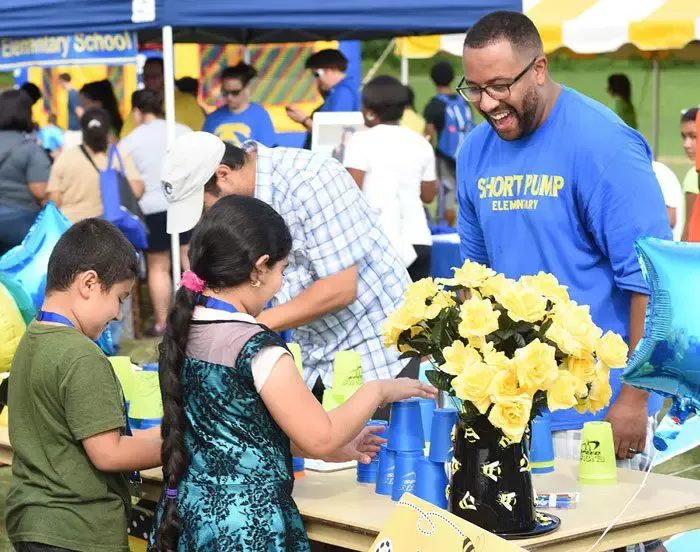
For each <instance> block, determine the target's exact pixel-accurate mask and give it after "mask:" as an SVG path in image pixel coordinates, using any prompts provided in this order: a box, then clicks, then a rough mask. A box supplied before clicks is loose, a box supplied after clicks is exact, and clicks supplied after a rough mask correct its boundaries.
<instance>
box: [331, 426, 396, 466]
mask: <svg viewBox="0 0 700 552" xmlns="http://www.w3.org/2000/svg"><path fill="white" fill-rule="evenodd" d="M385 429H386V428H385V427H383V426H367V427H364V428H363V429H362V431H360V433H359V434H358V435H357V437H355V438H354V439H353V440H352V441H350V442H349V443H348V444H347V445H345V446H344V447H342V448H340V449H338V450H337V451H335V452H334V453H333V454H331V455H329V456H328V457H326V458H324V460H325V461H326V462H350V461H351V460H357V461H358V462H359V463H360V464H369V463H370V462H371V461H372V458H374V457H375V456H376V455H377V454H378V453H379V445H382V444H384V443H386V439H384V438H382V437H378V436H377V435H375V433H379V432H381V431H384V430H385Z"/></svg>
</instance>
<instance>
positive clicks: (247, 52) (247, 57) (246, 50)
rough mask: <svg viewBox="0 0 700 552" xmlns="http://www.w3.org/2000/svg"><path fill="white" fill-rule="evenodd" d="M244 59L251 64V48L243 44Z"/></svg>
mask: <svg viewBox="0 0 700 552" xmlns="http://www.w3.org/2000/svg"><path fill="white" fill-rule="evenodd" d="M243 61H245V62H246V63H247V64H249V65H250V48H248V46H247V45H246V46H243Z"/></svg>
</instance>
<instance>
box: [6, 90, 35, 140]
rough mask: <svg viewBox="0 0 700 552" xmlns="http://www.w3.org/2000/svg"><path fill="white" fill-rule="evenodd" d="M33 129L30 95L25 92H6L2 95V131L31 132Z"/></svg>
mask: <svg viewBox="0 0 700 552" xmlns="http://www.w3.org/2000/svg"><path fill="white" fill-rule="evenodd" d="M33 128H34V123H33V122H32V104H31V100H30V99H29V94H27V93H26V92H24V90H5V91H4V92H3V93H2V94H0V130H16V131H19V132H30V131H31V130H32V129H33Z"/></svg>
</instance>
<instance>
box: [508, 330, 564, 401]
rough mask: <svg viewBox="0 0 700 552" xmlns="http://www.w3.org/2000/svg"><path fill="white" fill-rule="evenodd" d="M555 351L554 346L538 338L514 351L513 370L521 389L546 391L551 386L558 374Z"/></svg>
mask: <svg viewBox="0 0 700 552" xmlns="http://www.w3.org/2000/svg"><path fill="white" fill-rule="evenodd" d="M555 353H556V350H555V349H554V347H552V346H551V345H548V344H547V343H542V342H541V341H540V340H539V339H535V340H534V341H532V342H531V343H528V344H527V345H526V346H525V347H522V348H520V349H518V350H517V351H515V355H514V356H513V361H514V362H515V371H516V373H517V374H518V381H520V386H521V387H522V388H523V389H525V390H527V391H528V392H529V393H531V394H534V393H535V392H536V391H537V390H542V391H547V390H548V389H549V388H550V387H551V386H552V384H553V383H554V381H555V380H556V379H557V376H558V375H559V367H558V366H557V361H556V359H555V358H554V355H555Z"/></svg>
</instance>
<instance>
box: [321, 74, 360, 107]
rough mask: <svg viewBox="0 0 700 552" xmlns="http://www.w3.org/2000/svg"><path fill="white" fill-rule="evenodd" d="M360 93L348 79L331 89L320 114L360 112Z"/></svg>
mask: <svg viewBox="0 0 700 552" xmlns="http://www.w3.org/2000/svg"><path fill="white" fill-rule="evenodd" d="M360 103H361V102H360V92H359V91H358V89H357V87H355V86H353V84H352V82H351V81H350V80H348V79H347V78H345V79H343V80H341V81H340V82H339V83H338V84H336V85H335V86H334V87H333V88H331V89H330V91H329V92H328V95H327V96H326V99H325V101H324V102H323V105H322V106H321V107H320V108H319V111H320V112H329V113H335V112H345V111H360Z"/></svg>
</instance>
